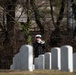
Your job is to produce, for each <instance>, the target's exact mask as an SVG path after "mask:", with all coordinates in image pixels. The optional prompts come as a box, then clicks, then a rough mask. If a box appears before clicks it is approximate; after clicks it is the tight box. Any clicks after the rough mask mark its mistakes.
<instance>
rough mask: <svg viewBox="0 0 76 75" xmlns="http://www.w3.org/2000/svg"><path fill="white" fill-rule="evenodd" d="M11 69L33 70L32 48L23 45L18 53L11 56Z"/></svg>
mask: <svg viewBox="0 0 76 75" xmlns="http://www.w3.org/2000/svg"><path fill="white" fill-rule="evenodd" d="M10 69H11V70H29V71H33V69H34V65H33V48H32V46H30V45H23V46H22V47H21V48H20V51H19V53H18V54H16V55H15V56H14V58H13V64H12V65H11V67H10Z"/></svg>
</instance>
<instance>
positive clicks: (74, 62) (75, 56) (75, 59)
mask: <svg viewBox="0 0 76 75" xmlns="http://www.w3.org/2000/svg"><path fill="white" fill-rule="evenodd" d="M73 69H74V70H76V53H74V54H73Z"/></svg>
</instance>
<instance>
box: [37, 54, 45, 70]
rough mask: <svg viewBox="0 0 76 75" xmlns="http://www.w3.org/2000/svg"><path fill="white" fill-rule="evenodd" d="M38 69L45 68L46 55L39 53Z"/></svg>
mask: <svg viewBox="0 0 76 75" xmlns="http://www.w3.org/2000/svg"><path fill="white" fill-rule="evenodd" d="M38 58H39V59H38V69H45V57H44V55H43V54H42V55H39V57H38Z"/></svg>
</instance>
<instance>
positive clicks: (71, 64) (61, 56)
mask: <svg viewBox="0 0 76 75" xmlns="http://www.w3.org/2000/svg"><path fill="white" fill-rule="evenodd" d="M10 69H12V70H29V71H33V70H34V69H36V70H37V69H50V70H51V69H54V70H61V71H69V72H73V70H76V53H74V54H73V48H72V46H69V45H65V46H62V47H60V48H59V47H54V48H52V49H51V52H47V53H45V54H42V55H39V56H38V58H34V61H33V47H32V46H30V45H23V46H22V47H21V48H20V51H19V53H18V54H16V55H15V56H14V58H13V64H12V65H11V67H10Z"/></svg>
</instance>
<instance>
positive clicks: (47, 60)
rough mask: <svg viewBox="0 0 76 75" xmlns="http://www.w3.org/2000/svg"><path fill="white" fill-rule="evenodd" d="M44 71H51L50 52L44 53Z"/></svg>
mask: <svg viewBox="0 0 76 75" xmlns="http://www.w3.org/2000/svg"><path fill="white" fill-rule="evenodd" d="M45 69H51V52H47V53H45Z"/></svg>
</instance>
